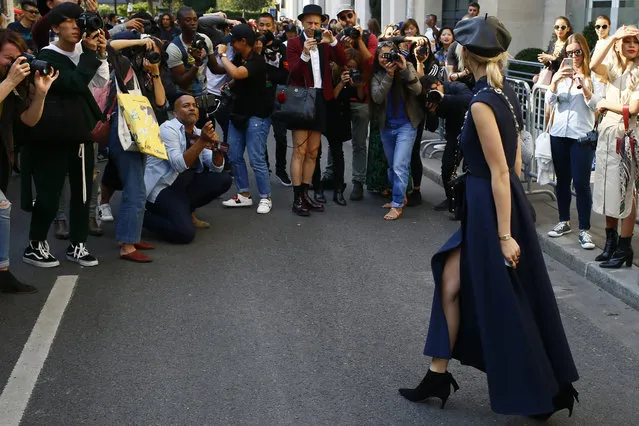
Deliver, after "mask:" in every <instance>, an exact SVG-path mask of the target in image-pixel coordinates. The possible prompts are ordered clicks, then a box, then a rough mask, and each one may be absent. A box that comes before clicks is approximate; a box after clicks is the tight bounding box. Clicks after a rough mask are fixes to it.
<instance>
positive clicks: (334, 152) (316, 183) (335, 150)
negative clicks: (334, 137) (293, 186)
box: [313, 140, 344, 190]
mask: <svg viewBox="0 0 639 426" xmlns="http://www.w3.org/2000/svg"><path fill="white" fill-rule="evenodd" d="M343 146H344V143H343V142H334V141H333V142H331V141H330V140H329V141H328V147H329V149H330V151H331V156H332V157H333V182H334V183H335V189H338V190H339V189H341V188H343V187H344V148H343ZM321 156H322V145H321V144H320V147H319V150H318V151H317V160H315V172H314V173H313V187H314V188H319V187H320V185H321V184H322V169H321V167H320V158H321Z"/></svg>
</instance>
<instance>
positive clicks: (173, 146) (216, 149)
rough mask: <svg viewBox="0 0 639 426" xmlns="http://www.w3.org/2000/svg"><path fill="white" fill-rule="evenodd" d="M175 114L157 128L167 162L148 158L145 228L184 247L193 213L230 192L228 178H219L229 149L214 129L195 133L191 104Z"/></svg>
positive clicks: (183, 103) (183, 102) (184, 101)
mask: <svg viewBox="0 0 639 426" xmlns="http://www.w3.org/2000/svg"><path fill="white" fill-rule="evenodd" d="M173 114H174V115H175V118H174V119H173V120H169V121H166V122H164V123H163V124H162V125H161V126H160V133H161V135H162V141H163V142H164V145H165V147H166V153H167V155H168V157H169V158H168V160H161V159H159V158H156V157H151V156H148V157H147V163H146V170H145V173H144V184H145V186H146V190H147V203H146V213H145V215H144V227H145V228H147V229H148V230H150V231H152V232H154V233H156V234H158V235H159V236H160V237H161V238H162V239H164V240H166V241H168V242H170V243H174V244H188V243H190V242H191V241H193V238H195V225H194V223H193V219H192V214H193V211H195V209H196V208H198V207H202V206H204V205H206V204H208V203H210V202H211V201H212V200H214V199H215V198H217V197H219V196H220V195H222V194H224V193H225V192H226V191H228V189H229V188H230V187H231V176H230V175H229V174H228V173H223V169H224V151H226V150H227V147H226V145H224V144H221V143H220V140H219V137H218V136H217V134H216V133H215V130H214V129H213V125H212V123H211V122H210V121H208V122H206V124H205V125H204V127H203V128H202V129H201V130H200V129H198V128H197V127H195V123H196V122H197V121H198V119H199V111H198V107H197V104H196V102H195V98H194V97H193V96H191V95H182V96H180V97H179V98H178V99H177V100H176V101H175V104H174V109H173Z"/></svg>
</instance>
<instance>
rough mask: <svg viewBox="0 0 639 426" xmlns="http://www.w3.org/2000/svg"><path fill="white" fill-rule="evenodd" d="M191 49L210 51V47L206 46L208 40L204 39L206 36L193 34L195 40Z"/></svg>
mask: <svg viewBox="0 0 639 426" xmlns="http://www.w3.org/2000/svg"><path fill="white" fill-rule="evenodd" d="M191 49H204V50H206V51H207V52H208V51H209V49H208V47H207V46H206V40H205V39H204V37H202V36H201V35H199V34H198V33H195V35H194V36H193V41H192V42H191Z"/></svg>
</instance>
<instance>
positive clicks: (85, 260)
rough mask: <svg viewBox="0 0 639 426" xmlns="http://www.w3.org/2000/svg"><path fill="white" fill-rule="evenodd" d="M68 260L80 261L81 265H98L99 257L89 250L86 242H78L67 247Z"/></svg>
mask: <svg viewBox="0 0 639 426" xmlns="http://www.w3.org/2000/svg"><path fill="white" fill-rule="evenodd" d="M67 260H70V261H71V262H75V263H79V264H80V266H97V265H98V259H96V258H95V256H93V255H92V254H91V253H89V250H87V248H86V246H85V245H84V243H77V244H73V243H71V245H70V246H69V248H68V249H67Z"/></svg>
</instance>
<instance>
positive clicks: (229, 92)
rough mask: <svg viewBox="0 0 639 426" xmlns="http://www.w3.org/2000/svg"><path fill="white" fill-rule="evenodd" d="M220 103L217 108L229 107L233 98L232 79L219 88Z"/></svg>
mask: <svg viewBox="0 0 639 426" xmlns="http://www.w3.org/2000/svg"><path fill="white" fill-rule="evenodd" d="M220 97H221V99H220V105H219V106H218V109H227V110H228V109H229V108H230V106H231V104H232V103H233V101H234V100H235V94H234V93H233V80H231V82H229V83H227V84H225V85H224V86H222V88H221V89H220Z"/></svg>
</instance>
